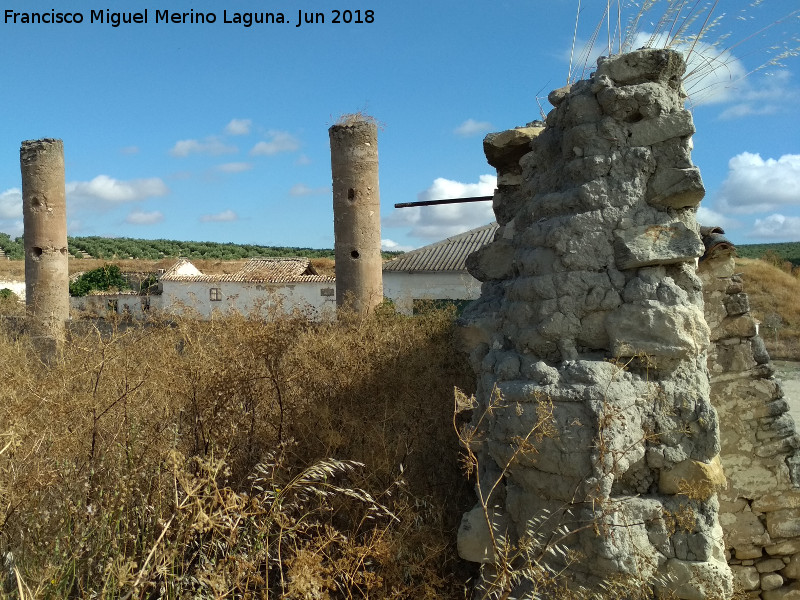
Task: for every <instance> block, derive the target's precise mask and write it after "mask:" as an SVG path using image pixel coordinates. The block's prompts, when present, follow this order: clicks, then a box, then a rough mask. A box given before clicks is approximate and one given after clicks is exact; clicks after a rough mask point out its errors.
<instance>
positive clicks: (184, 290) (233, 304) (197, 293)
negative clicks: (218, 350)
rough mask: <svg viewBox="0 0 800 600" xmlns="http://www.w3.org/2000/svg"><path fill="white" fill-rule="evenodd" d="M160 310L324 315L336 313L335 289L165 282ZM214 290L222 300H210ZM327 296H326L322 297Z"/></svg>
mask: <svg viewBox="0 0 800 600" xmlns="http://www.w3.org/2000/svg"><path fill="white" fill-rule="evenodd" d="M162 285H163V289H164V291H163V294H162V296H161V300H160V303H161V306H162V307H163V310H165V311H168V312H177V313H180V312H195V313H196V314H197V316H199V317H201V318H208V317H210V316H211V314H212V313H213V312H215V311H217V312H219V313H221V314H226V313H231V312H239V313H242V314H249V313H251V312H252V311H254V310H256V309H259V310H262V311H264V312H265V313H268V312H269V311H272V310H275V309H280V310H282V312H284V313H288V312H292V311H293V310H295V309H299V310H301V311H307V310H309V311H311V312H312V313H315V314H325V313H328V312H333V311H335V309H336V285H335V284H334V283H332V282H324V283H320V282H299V283H281V284H257V283H241V282H214V283H210V282H193V281H180V282H179V281H164V282H162ZM211 288H219V290H220V295H221V300H219V301H212V300H211V299H210V290H211ZM323 292H324V295H323Z"/></svg>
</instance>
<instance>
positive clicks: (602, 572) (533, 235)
mask: <svg viewBox="0 0 800 600" xmlns="http://www.w3.org/2000/svg"><path fill="white" fill-rule="evenodd" d="M684 69H685V64H684V62H683V59H682V57H681V56H680V55H679V54H678V53H675V52H672V51H668V50H641V51H637V52H634V53H631V54H627V55H622V56H618V57H614V58H611V59H601V61H599V64H598V68H597V71H596V72H595V73H594V74H593V75H592V77H591V78H590V79H589V80H587V81H580V82H577V83H575V84H573V85H572V86H569V87H567V88H564V89H561V90H557V91H555V92H553V93H551V94H550V101H551V103H552V104H553V105H554V106H555V108H554V110H552V111H551V112H550V114H549V115H548V116H547V120H546V123H537V122H535V123H531V124H529V126H527V127H524V128H519V129H515V130H511V131H507V132H502V133H499V134H490V135H489V136H487V138H486V140H485V142H484V147H485V150H486V155H487V158H488V160H489V162H490V164H492V165H493V166H495V167H496V168H497V170H498V190H497V192H496V194H495V197H494V210H495V214H496V216H497V220H498V223H499V225H500V228H499V230H498V233H497V237H496V239H495V241H494V242H493V243H492V244H490V245H488V246H486V247H485V248H484V249H483V250H481V251H478V252H477V253H476V254H473V255H472V256H471V257H470V260H469V261H468V268H469V269H470V272H471V273H472V274H473V275H474V276H475V277H477V278H478V279H480V280H481V281H482V282H483V288H482V296H481V298H480V299H479V300H478V301H476V302H475V303H474V304H473V305H471V307H470V308H468V309H467V312H466V313H465V316H464V319H463V324H464V330H463V342H464V346H465V349H469V350H470V352H471V354H470V356H471V361H472V364H473V367H474V369H475V370H476V373H477V375H478V392H477V394H476V398H477V400H478V405H479V406H478V408H477V409H476V411H475V418H474V420H473V426H474V428H475V431H474V435H473V436H472V439H471V442H470V447H471V449H472V450H473V451H474V452H475V453H476V455H477V457H478V460H479V470H478V486H477V487H478V492H479V495H480V496H482V498H483V500H484V503H483V504H484V507H485V508H486V510H484V507H481V506H480V505H479V506H476V508H475V509H473V511H471V512H470V513H468V514H467V515H465V517H464V519H463V521H462V526H461V530H460V534H459V551H460V552H461V554H462V556H463V557H465V558H467V559H469V560H474V561H477V562H482V563H484V564H485V565H486V566H485V567H484V582H485V585H487V586H488V585H491V580H492V572H493V569H492V565H495V570H494V572H495V573H496V572H497V570H496V567H497V565H498V563H500V562H502V559H501V558H500V557H499V556H498V554H497V550H498V541H497V540H498V539H499V540H504V539H508V540H525V539H526V538H527V537H529V536H532V538H533V539H535V540H539V541H540V542H541V543H542V544H544V546H546V545H547V541H548V540H553V539H560V540H561V541H560V545H561V546H563V547H565V548H567V549H569V550H571V551H575V552H577V553H578V554H577V555H572V556H569V555H568V556H567V558H565V559H561V558H559V555H558V553H555V554H554V555H552V554H546V555H545V556H543V557H542V560H544V561H545V562H549V563H551V565H552V566H553V567H563V566H568V569H569V571H568V573H569V578H570V579H571V580H572V581H573V582H574V583H576V584H583V585H590V586H593V585H597V584H598V583H599V582H600V581H601V580H607V579H619V578H620V577H621V579H622V580H627V581H629V582H632V583H634V584H636V585H641V583H642V582H644V589H652V590H653V593H657V592H658V591H659V590H665V589H666V590H670V591H672V592H674V593H675V595H676V596H677V597H678V598H685V599H700V598H728V597H730V595H731V588H732V584H731V581H732V580H731V573H730V569H729V567H728V566H727V564H726V562H725V556H724V548H723V543H722V530H721V528H720V525H719V521H718V509H719V501H718V499H717V494H716V491H717V490H718V489H719V488H720V487H722V486H723V485H724V476H723V474H722V470H721V467H720V463H719V459H718V454H719V451H720V440H719V430H718V421H717V414H716V411H715V410H714V408H713V406H712V405H711V403H710V400H709V380H708V372H707V367H706V358H707V356H706V354H707V349H708V346H709V329H708V326H707V325H706V322H705V318H704V315H703V299H702V288H701V282H700V280H699V278H698V277H697V275H696V273H695V265H696V260H697V258H698V257H699V256H701V255H702V254H703V250H704V246H703V244H702V241H701V238H700V235H699V228H698V225H697V223H696V221H695V208H696V206H697V204H698V203H699V201H700V200H701V198H702V197H703V194H704V189H703V184H702V181H701V179H700V175H699V172H698V170H697V168H696V167H694V166H693V164H692V162H691V136H692V134H693V133H694V126H693V123H692V118H691V115H690V113H688V112H687V111H686V110H685V109H684V100H685V95H684V93H683V89H682V86H681V76H682V74H683V72H684ZM549 412H552V420H551V427H552V431H549V432H546V431H544V430H543V429H541V428H539V429H536V424H537V422H539V421H540V419H541V418H542V417H543V416H546V415H547V414H548V413H549ZM539 434H544V435H539ZM490 490H492V492H491V494H490V493H489V491H490ZM487 517H489V518H488V519H487ZM487 521H490V522H491V530H490V526H489V524H488V523H487ZM533 530H535V531H533ZM500 545H502V544H500ZM519 546H520V545H519V544H518V547H519ZM578 556H579V557H582V558H578ZM525 557H526V560H528V561H529V563H530V561H532V560H533V558H531V557H532V555H531V553H530V552H528V553H527V554H526V555H525ZM528 579H529V580H528V581H527V582H522V583H518V584H514V587H515V588H516V591H518V592H520V591H524V590H525V588H526V587H527V588H530V587H533V586H534V585H535V583H534V582H532V581H530V578H528ZM640 589H641V587H640Z"/></svg>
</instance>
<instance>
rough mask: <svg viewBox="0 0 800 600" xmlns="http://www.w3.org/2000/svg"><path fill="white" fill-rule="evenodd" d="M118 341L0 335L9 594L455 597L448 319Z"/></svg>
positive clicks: (159, 334)
mask: <svg viewBox="0 0 800 600" xmlns="http://www.w3.org/2000/svg"><path fill="white" fill-rule="evenodd" d="M116 325H117V324H115V323H111V324H110V327H111V328H112V329H113V331H112V332H111V333H110V334H101V333H100V332H98V331H97V330H95V329H90V330H89V331H86V332H84V333H79V332H77V331H74V332H73V334H72V337H71V340H70V341H69V343H68V344H67V347H66V348H65V351H64V353H63V356H61V357H60V358H59V359H58V360H56V361H54V362H53V364H51V365H50V366H45V365H43V364H42V363H41V362H39V361H38V360H37V359H36V358H35V355H34V354H33V352H32V350H31V348H30V347H29V342H28V340H27V339H26V338H24V337H22V338H19V339H16V340H15V339H12V338H11V337H9V336H5V335H4V336H2V337H0V377H2V380H3V381H4V383H5V385H4V386H3V390H2V392H0V393H1V394H2V397H1V398H0V450H3V452H0V557H2V558H3V560H0V565H2V563H3V562H5V563H6V567H5V568H4V571H3V572H2V574H0V582H2V583H0V598H6V597H7V598H19V597H20V596H19V595H18V592H17V591H16V590H18V589H28V590H30V591H29V593H28V594H26V596H30V597H35V598H66V597H72V598H86V597H97V598H161V597H164V598H188V597H193V598H222V597H236V598H255V597H267V595H268V594H272V595H273V596H274V597H286V598H326V597H330V598H351V597H369V598H390V597H391V598H402V597H409V598H434V597H435V598H448V597H453V598H455V597H463V577H462V574H460V573H459V574H458V575H456V574H455V572H456V571H457V570H458V569H463V568H464V566H463V564H461V563H459V561H457V560H456V558H455V549H454V545H455V544H454V538H455V528H456V521H457V520H458V518H459V516H460V514H461V511H462V510H463V509H464V508H465V507H466V505H469V504H471V499H469V498H467V495H468V491H467V489H466V487H467V484H466V483H465V482H464V481H463V478H462V477H461V475H460V473H459V471H458V464H457V454H458V442H457V438H456V436H455V434H454V433H453V432H452V430H451V422H452V420H451V417H452V415H451V412H452V396H453V386H456V385H457V386H460V387H462V388H465V387H466V388H469V387H470V385H471V379H472V378H471V376H470V374H469V369H468V367H467V365H466V361H465V359H464V357H462V356H461V355H459V354H458V353H457V352H455V350H454V349H453V347H452V344H451V339H450V338H451V327H452V314H451V313H447V312H443V311H431V312H429V313H426V314H424V315H421V316H419V317H414V318H409V317H402V316H398V315H395V314H393V313H390V312H389V311H386V310H378V311H376V314H374V315H372V316H370V317H366V318H363V317H358V316H356V315H341V317H340V319H339V321H338V322H323V323H311V322H309V321H308V320H306V319H305V318H302V317H301V316H296V317H288V318H282V319H276V320H272V321H265V320H263V319H248V318H245V317H241V316H232V317H228V318H224V319H214V320H211V321H196V320H191V319H177V320H171V321H168V322H167V321H164V322H155V321H154V322H151V323H148V324H146V325H144V326H137V325H133V326H129V327H128V328H127V329H124V330H122V329H117V328H116ZM4 594H5V595H4Z"/></svg>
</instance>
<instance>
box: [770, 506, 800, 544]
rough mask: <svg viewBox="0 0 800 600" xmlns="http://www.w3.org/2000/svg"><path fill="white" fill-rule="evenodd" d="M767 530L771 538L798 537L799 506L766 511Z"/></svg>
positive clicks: (799, 526) (799, 532)
mask: <svg viewBox="0 0 800 600" xmlns="http://www.w3.org/2000/svg"><path fill="white" fill-rule="evenodd" d="M767 531H768V532H769V535H770V536H771V537H772V538H792V537H800V508H783V509H781V510H776V511H775V512H768V513H767Z"/></svg>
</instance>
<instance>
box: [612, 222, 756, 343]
mask: <svg viewBox="0 0 800 600" xmlns="http://www.w3.org/2000/svg"><path fill="white" fill-rule="evenodd" d="M703 249H704V246H703V242H702V240H701V239H700V236H699V235H697V233H696V232H695V231H692V230H691V229H689V228H688V227H686V225H684V224H683V223H681V222H680V221H676V222H674V223H671V224H670V225H644V226H641V227H632V228H630V229H627V230H622V231H617V232H616V233H615V240H614V258H615V261H616V264H617V268H619V269H621V270H625V269H635V268H638V267H645V266H651V265H669V264H675V263H680V262H689V261H694V259H695V258H697V257H698V256H700V255H701V254H703ZM754 335H755V334H754Z"/></svg>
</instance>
